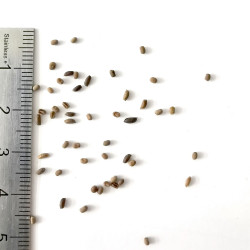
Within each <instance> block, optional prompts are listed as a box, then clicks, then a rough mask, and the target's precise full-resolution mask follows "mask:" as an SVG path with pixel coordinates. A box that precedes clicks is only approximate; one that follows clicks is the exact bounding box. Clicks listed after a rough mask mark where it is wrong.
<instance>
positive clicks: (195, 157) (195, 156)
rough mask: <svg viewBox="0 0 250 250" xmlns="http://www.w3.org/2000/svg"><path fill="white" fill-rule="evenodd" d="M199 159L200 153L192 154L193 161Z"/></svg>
mask: <svg viewBox="0 0 250 250" xmlns="http://www.w3.org/2000/svg"><path fill="white" fill-rule="evenodd" d="M197 157H198V153H197V152H193V154H192V159H193V160H196V159H197Z"/></svg>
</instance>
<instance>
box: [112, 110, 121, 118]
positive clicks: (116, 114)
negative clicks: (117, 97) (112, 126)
mask: <svg viewBox="0 0 250 250" xmlns="http://www.w3.org/2000/svg"><path fill="white" fill-rule="evenodd" d="M113 116H114V117H120V116H121V114H120V113H119V112H117V111H115V112H113Z"/></svg>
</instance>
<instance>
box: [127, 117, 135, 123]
mask: <svg viewBox="0 0 250 250" xmlns="http://www.w3.org/2000/svg"><path fill="white" fill-rule="evenodd" d="M136 121H137V117H128V118H126V119H125V120H124V122H125V123H134V122H136Z"/></svg>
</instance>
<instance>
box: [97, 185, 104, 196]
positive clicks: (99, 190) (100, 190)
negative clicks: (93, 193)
mask: <svg viewBox="0 0 250 250" xmlns="http://www.w3.org/2000/svg"><path fill="white" fill-rule="evenodd" d="M97 193H98V194H102V193H103V187H102V186H100V187H98V190H97Z"/></svg>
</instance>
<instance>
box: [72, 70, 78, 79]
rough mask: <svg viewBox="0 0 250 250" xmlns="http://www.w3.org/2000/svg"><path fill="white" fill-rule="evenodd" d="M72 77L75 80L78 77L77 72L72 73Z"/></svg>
mask: <svg viewBox="0 0 250 250" xmlns="http://www.w3.org/2000/svg"><path fill="white" fill-rule="evenodd" d="M73 76H74V79H77V78H78V76H79V74H78V72H77V71H74V74H73Z"/></svg>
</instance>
